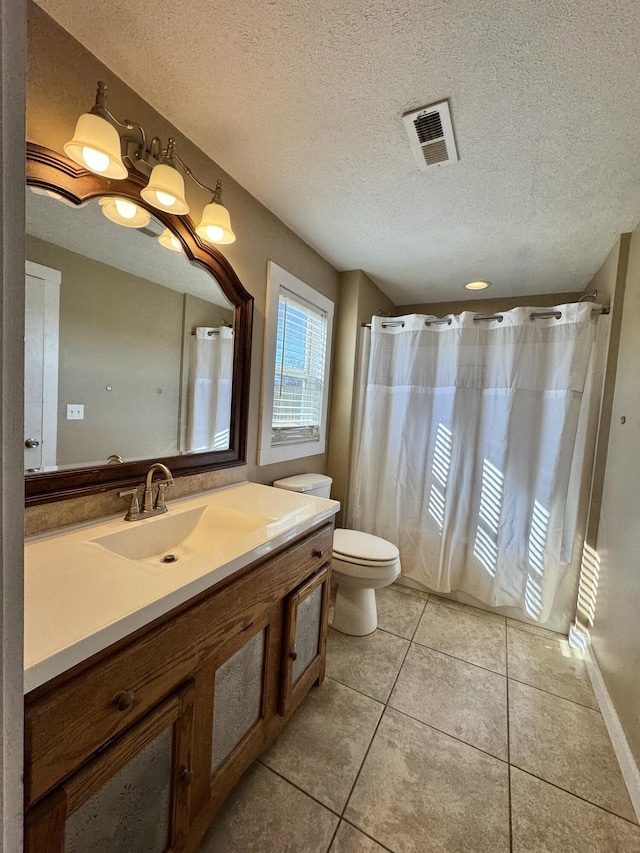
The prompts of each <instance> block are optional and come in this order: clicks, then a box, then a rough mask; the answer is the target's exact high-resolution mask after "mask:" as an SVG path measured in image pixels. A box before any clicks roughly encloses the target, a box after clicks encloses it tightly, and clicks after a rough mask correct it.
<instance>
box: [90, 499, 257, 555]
mask: <svg viewBox="0 0 640 853" xmlns="http://www.w3.org/2000/svg"><path fill="white" fill-rule="evenodd" d="M272 521H273V519H272V518H268V517H266V516H262V515H257V514H253V513H243V512H239V511H238V510H234V509H227V508H224V507H220V506H216V507H213V506H200V507H196V508H195V509H191V510H188V511H186V512H174V513H172V512H171V511H169V512H168V513H167V514H166V515H161V516H158V517H156V518H149V519H142V520H141V521H133V522H131V526H130V527H129V528H127V529H126V530H119V531H118V532H117V533H109V534H108V535H107V536H100V537H99V538H98V539H92V540H90V544H92V545H97V546H98V547H99V548H104V549H105V551H110V552H111V553H112V554H117V555H118V556H120V557H126V558H127V559H128V560H136V561H138V562H143V563H148V564H151V565H154V566H156V567H162V568H169V567H170V566H171V565H173V564H175V563H184V562H186V561H187V560H192V559H194V557H199V556H201V555H202V554H205V553H207V552H209V551H214V550H215V549H216V548H219V547H221V546H222V545H226V544H227V543H229V542H231V541H233V540H234V539H239V538H240V537H242V536H244V535H246V534H247V533H251V532H252V531H253V530H257V529H258V528H260V527H264V526H265V525H266V524H269V523H271V522H272Z"/></svg>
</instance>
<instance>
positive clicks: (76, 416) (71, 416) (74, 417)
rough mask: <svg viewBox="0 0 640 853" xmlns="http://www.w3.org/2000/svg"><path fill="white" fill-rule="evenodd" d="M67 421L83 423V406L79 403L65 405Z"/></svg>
mask: <svg viewBox="0 0 640 853" xmlns="http://www.w3.org/2000/svg"><path fill="white" fill-rule="evenodd" d="M67 420H68V421H83V420H84V406H83V405H82V404H80V403H67Z"/></svg>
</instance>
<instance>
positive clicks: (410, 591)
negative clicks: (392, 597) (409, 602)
mask: <svg viewBox="0 0 640 853" xmlns="http://www.w3.org/2000/svg"><path fill="white" fill-rule="evenodd" d="M390 589H397V590H398V592H402V593H404V594H405V595H412V596H413V597H414V598H421V599H422V600H423V601H428V600H429V598H430V596H431V593H430V592H426V591H425V590H423V589H414V588H413V587H412V586H405V585H404V584H402V583H397V582H396V583H392V584H391V587H390Z"/></svg>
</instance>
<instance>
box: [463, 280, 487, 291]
mask: <svg viewBox="0 0 640 853" xmlns="http://www.w3.org/2000/svg"><path fill="white" fill-rule="evenodd" d="M465 287H466V289H467V290H486V289H487V287H491V282H490V281H470V282H469V283H468V284H465Z"/></svg>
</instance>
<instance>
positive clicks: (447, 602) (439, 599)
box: [429, 595, 505, 625]
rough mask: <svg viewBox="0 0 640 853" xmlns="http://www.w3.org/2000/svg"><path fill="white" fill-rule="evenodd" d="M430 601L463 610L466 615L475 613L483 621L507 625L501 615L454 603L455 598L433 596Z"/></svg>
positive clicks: (459, 602)
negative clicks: (487, 620)
mask: <svg viewBox="0 0 640 853" xmlns="http://www.w3.org/2000/svg"><path fill="white" fill-rule="evenodd" d="M429 600H430V601H433V602H434V603H436V604H442V605H444V606H445V607H452V608H453V609H454V610H463V611H464V612H465V613H473V614H474V615H475V616H482V618H483V619H489V620H491V622H499V623H500V624H501V625H504V624H505V618H504V616H501V615H500V614H499V613H494V612H493V611H492V610H483V609H482V608H481V607H472V606H471V605H470V604H463V603H462V602H461V601H454V600H453V598H444V597H442V596H440V595H431V596H429Z"/></svg>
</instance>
